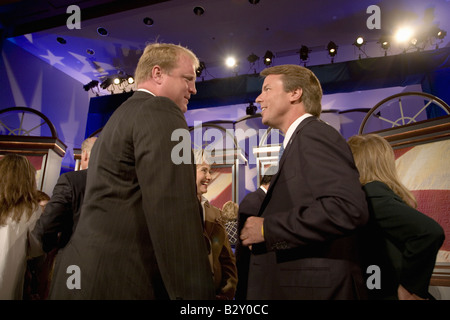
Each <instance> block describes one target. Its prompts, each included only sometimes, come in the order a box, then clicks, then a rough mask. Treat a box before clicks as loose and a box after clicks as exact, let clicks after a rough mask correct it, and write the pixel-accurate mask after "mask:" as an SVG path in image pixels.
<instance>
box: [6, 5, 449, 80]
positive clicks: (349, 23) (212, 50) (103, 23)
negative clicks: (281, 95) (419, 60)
mask: <svg viewBox="0 0 450 320" xmlns="http://www.w3.org/2000/svg"><path fill="white" fill-rule="evenodd" d="M253 2H258V3H256V4H252V3H250V1H249V0H154V1H148V0H147V1H142V0H126V1H123V0H122V1H113V0H84V1H80V0H79V1H76V0H46V1H44V0H22V1H19V0H6V1H2V2H1V4H2V6H1V7H0V27H1V34H2V37H4V38H7V39H8V40H7V41H12V42H13V43H15V44H16V45H18V46H20V47H22V48H23V49H25V50H27V51H28V52H30V53H31V54H33V55H35V56H36V57H38V58H40V59H42V60H43V61H45V62H46V63H49V64H50V65H52V66H54V67H55V68H58V69H60V70H61V71H63V72H65V73H67V74H68V75H69V76H71V77H73V78H74V79H76V80H78V81H80V82H81V83H83V84H84V83H87V82H89V81H91V80H98V81H100V82H101V81H102V80H104V79H105V78H106V76H109V75H114V74H118V73H124V74H133V73H134V68H135V66H136V64H137V60H138V58H139V56H140V54H141V53H142V50H143V48H144V47H145V45H146V44H147V43H150V42H154V41H159V42H171V43H177V44H181V45H183V46H187V47H188V48H190V49H192V50H193V51H194V52H195V53H196V54H197V56H198V57H199V59H200V60H201V61H203V62H204V63H205V66H206V69H205V70H204V72H203V74H202V77H201V79H200V80H209V79H212V78H223V77H229V76H232V75H234V74H247V73H253V72H259V71H260V70H261V69H263V67H265V66H264V65H263V63H262V56H263V55H264V53H265V52H266V51H267V50H270V51H272V52H273V53H274V54H275V59H274V63H275V64H280V63H285V62H289V63H299V62H300V60H299V57H298V51H299V48H300V46H301V45H306V46H308V47H309V48H310V50H311V53H310V60H309V61H308V63H309V64H310V65H314V64H324V63H330V58H329V56H327V54H326V51H325V49H326V46H327V44H328V42H329V41H331V40H332V41H334V42H335V43H336V44H337V45H338V46H339V50H340V51H339V52H338V55H337V56H336V58H335V59H336V61H344V60H345V59H347V60H352V59H357V58H358V54H361V52H359V51H358V50H356V49H355V47H354V46H352V43H353V42H354V40H355V38H356V36H357V35H359V34H362V35H364V36H366V38H367V39H368V40H369V44H368V45H367V46H368V47H367V51H369V46H370V44H371V43H372V49H371V50H372V51H371V52H373V53H372V54H374V55H382V54H383V53H384V52H382V51H381V50H380V48H379V44H377V41H378V40H379V38H380V37H381V36H382V35H383V34H390V33H392V32H393V31H394V30H395V28H396V27H398V26H399V25H400V24H401V23H412V24H413V25H414V26H416V27H418V28H422V27H423V25H425V24H432V25H435V26H438V27H440V28H442V29H444V30H447V31H450V19H449V18H448V17H450V0H428V1H423V0H358V1H356V0H340V1H336V0H320V1H300V0H277V1H274V0H260V1H253ZM70 5H76V6H78V7H79V8H80V14H81V21H80V29H69V27H68V25H67V22H68V21H69V22H73V21H75V20H73V18H74V17H75V16H74V15H73V14H74V12H75V11H69V13H67V12H66V11H67V8H68V7H69V6H70ZM370 5H377V6H378V7H379V8H380V10H381V29H369V28H368V27H367V21H368V19H369V18H370V17H371V14H372V12H371V11H370V12H369V13H367V8H368V7H369V6H370ZM194 7H202V8H203V9H204V13H203V14H202V15H196V14H195V13H194ZM146 17H148V18H151V19H152V20H153V24H152V25H150V26H149V25H146V24H145V23H144V22H143V21H144V18H146ZM69 24H70V23H69ZM72 24H73V23H72ZM99 27H102V28H104V29H106V30H107V32H108V34H107V35H100V34H99V33H98V28H99ZM57 38H62V39H63V40H64V41H63V40H61V39H60V41H61V42H65V43H60V42H58V40H57ZM448 38H449V37H447V38H446V39H444V40H445V42H443V43H441V44H440V45H441V46H445V45H448V40H449V39H448ZM375 46H376V49H375ZM251 53H254V54H256V55H257V56H259V57H260V59H259V60H258V61H257V62H256V63H255V64H253V65H252V64H251V63H250V62H249V61H248V60H247V57H248V56H249V55H250V54H251ZM229 54H233V55H235V56H236V58H237V59H238V60H239V63H240V64H239V67H237V68H235V69H233V70H229V69H226V67H225V66H224V63H223V60H224V59H225V57H226V55H229Z"/></svg>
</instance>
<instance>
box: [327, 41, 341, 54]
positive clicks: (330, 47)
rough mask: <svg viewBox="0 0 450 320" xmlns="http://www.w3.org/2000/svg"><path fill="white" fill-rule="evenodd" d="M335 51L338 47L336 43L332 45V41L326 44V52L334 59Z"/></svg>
mask: <svg viewBox="0 0 450 320" xmlns="http://www.w3.org/2000/svg"><path fill="white" fill-rule="evenodd" d="M337 49H338V46H337V45H336V43H334V42H333V41H330V42H328V45H327V50H328V54H329V55H330V57H334V56H335V55H337Z"/></svg>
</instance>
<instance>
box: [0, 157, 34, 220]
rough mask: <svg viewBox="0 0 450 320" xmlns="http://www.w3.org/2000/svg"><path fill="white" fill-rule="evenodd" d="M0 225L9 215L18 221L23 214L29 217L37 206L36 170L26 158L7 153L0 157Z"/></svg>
mask: <svg viewBox="0 0 450 320" xmlns="http://www.w3.org/2000/svg"><path fill="white" fill-rule="evenodd" d="M0 177H1V182H0V226H3V225H5V224H6V221H7V219H8V218H9V217H11V218H12V220H13V221H17V222H19V221H20V219H21V218H22V216H23V215H25V216H26V219H27V220H28V219H30V217H31V215H32V214H33V212H34V211H35V210H36V209H37V208H38V200H37V199H38V196H37V187H36V170H35V169H34V167H33V165H32V164H31V163H30V162H29V161H28V159H27V158H26V157H24V156H22V155H18V154H7V155H5V156H4V157H3V158H1V159H0Z"/></svg>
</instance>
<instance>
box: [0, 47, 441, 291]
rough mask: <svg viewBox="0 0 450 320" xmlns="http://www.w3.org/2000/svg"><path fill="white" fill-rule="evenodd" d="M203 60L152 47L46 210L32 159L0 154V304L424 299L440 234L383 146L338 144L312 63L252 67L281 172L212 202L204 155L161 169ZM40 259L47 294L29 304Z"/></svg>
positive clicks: (353, 141) (377, 142)
mask: <svg viewBox="0 0 450 320" xmlns="http://www.w3.org/2000/svg"><path fill="white" fill-rule="evenodd" d="M198 66H199V60H198V58H197V57H196V55H195V54H194V53H193V52H192V51H191V50H189V49H187V48H185V47H182V46H180V45H174V44H165V43H153V44H149V45H147V47H146V48H145V50H144V52H143V54H142V56H141V58H140V59H139V62H138V65H137V68H136V72H135V79H136V83H137V88H138V89H137V91H136V92H134V94H133V95H132V96H131V97H130V98H129V99H128V100H127V101H125V102H124V103H123V104H122V105H121V106H120V107H119V108H118V109H117V110H116V111H115V112H114V113H113V114H112V116H111V117H110V119H109V121H108V123H107V124H106V125H105V127H104V128H103V130H102V132H101V134H100V135H99V137H98V138H89V139H87V140H86V141H85V142H83V145H82V159H83V161H84V163H85V164H83V165H82V168H81V169H82V170H79V171H74V172H68V173H65V174H63V175H61V176H60V178H59V180H58V182H57V184H56V186H55V188H54V190H53V193H52V195H51V197H49V198H48V199H47V200H46V201H47V203H46V204H45V207H44V209H42V208H41V207H40V206H39V201H40V200H39V196H38V190H37V187H36V180H35V170H34V168H33V166H32V165H31V164H30V162H29V161H28V160H27V158H26V157H24V156H20V155H15V154H7V155H5V156H3V157H2V158H1V159H0V177H1V182H0V298H1V299H24V298H27V297H28V298H33V297H34V298H35V299H52V300H53V299H55V300H59V299H83V300H91V299H108V300H111V299H124V300H125V299H187V300H193V299H194V300H214V299H218V300H232V299H235V300H280V299H281V300H289V299H308V300H329V299H338V300H355V299H356V300H363V299H394V300H395V299H402V300H403V299H416V300H421V299H433V297H432V296H431V295H430V294H429V292H428V286H429V283H430V278H431V274H432V272H433V268H434V265H435V260H436V255H437V252H438V250H439V248H440V247H441V245H442V243H443V241H444V232H443V229H442V227H441V226H440V225H439V224H438V223H437V222H436V221H434V220H433V219H431V218H430V217H428V216H426V215H425V214H423V213H421V212H419V211H418V210H417V209H416V201H415V199H414V196H413V195H412V193H411V192H410V191H409V190H407V189H406V187H405V186H404V185H403V184H402V183H401V181H400V180H399V178H398V176H397V173H396V170H395V159H394V154H393V150H392V148H391V146H390V145H389V143H388V142H387V141H386V140H385V139H384V138H382V137H380V136H378V135H375V134H367V135H356V136H353V137H351V138H350V139H349V140H348V141H346V140H345V139H344V138H343V137H342V135H341V134H340V133H339V132H338V131H337V130H335V129H334V128H333V127H331V126H330V125H328V124H327V123H325V122H324V121H322V120H321V119H320V114H321V111H322V106H321V100H322V88H321V85H320V82H319V80H318V79H317V77H316V76H315V75H314V74H313V72H311V71H310V70H309V69H307V68H304V67H301V66H298V65H280V66H274V67H268V68H266V69H264V70H263V71H262V72H261V76H262V77H264V83H263V85H262V90H261V94H260V95H259V96H258V97H257V99H256V102H257V103H259V104H260V106H261V117H262V123H263V124H265V125H267V126H269V127H271V128H275V129H279V130H281V131H282V132H283V133H284V135H285V138H284V141H283V143H282V149H281V150H282V152H280V159H279V163H278V167H277V172H276V173H275V174H273V175H267V176H264V177H263V179H262V180H261V181H260V183H259V184H260V187H259V188H258V189H257V190H256V191H254V192H252V193H249V194H248V195H247V196H246V197H245V198H244V199H243V200H242V202H241V203H239V204H238V203H227V206H226V207H225V206H224V207H223V208H221V209H220V208H217V207H215V206H213V205H212V204H211V203H210V202H209V201H208V200H207V198H206V197H205V194H206V193H207V191H208V185H209V183H210V182H211V167H212V165H213V163H211V161H210V160H209V159H207V157H205V155H204V153H203V152H202V151H201V150H192V154H191V158H192V160H193V161H192V162H191V163H181V164H174V162H173V161H172V160H171V156H172V154H171V153H172V150H173V148H174V147H175V145H176V141H172V139H171V135H172V132H174V131H175V130H177V129H186V130H187V129H188V127H187V124H186V120H185V118H184V114H183V113H184V112H186V111H187V105H188V102H189V99H190V97H191V95H193V94H196V92H197V91H196V87H195V80H196V70H197V68H198ZM88 164H89V167H88ZM224 212H226V213H232V217H231V218H229V217H228V215H224ZM36 257H44V262H45V263H43V265H45V266H47V267H46V268H41V269H43V270H45V271H44V272H42V270H39V271H41V273H43V276H39V277H37V280H36V279H35V280H36V281H38V282H41V286H40V287H41V288H44V289H41V290H38V291H37V292H35V295H30V293H29V290H27V288H28V289H29V288H30V284H29V283H28V284H27V283H26V282H27V281H25V279H26V277H25V275H26V273H27V272H26V271H27V263H28V262H29V261H30V260H31V259H33V258H36ZM41 265H42V264H41ZM371 265H376V266H378V267H379V268H380V269H381V272H382V277H381V279H382V282H381V286H380V288H376V289H374V290H369V289H368V288H367V279H366V278H367V274H366V272H365V271H366V268H367V267H368V266H371ZM74 266H76V268H75V269H73V267H74ZM77 270H81V273H78V274H77V272H78V271H77ZM69 278H70V279H69ZM28 282H29V281H28Z"/></svg>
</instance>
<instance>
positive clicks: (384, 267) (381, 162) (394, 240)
mask: <svg viewBox="0 0 450 320" xmlns="http://www.w3.org/2000/svg"><path fill="white" fill-rule="evenodd" d="M348 143H349V145H350V148H351V150H352V153H353V156H354V158H355V164H356V167H357V168H358V171H359V173H360V181H361V184H362V185H363V189H364V191H365V193H366V196H367V203H368V206H369V213H370V218H369V223H368V225H367V229H366V230H365V231H364V232H363V235H364V241H363V246H364V247H363V256H364V263H365V265H366V267H367V266H370V265H375V266H378V267H379V270H380V275H381V277H380V280H381V283H380V284H379V285H378V286H376V285H375V286H373V288H369V289H371V290H369V294H370V297H371V298H372V299H399V300H420V299H430V298H431V299H432V298H433V297H432V296H431V295H430V294H429V293H428V286H429V283H430V278H431V275H432V273H433V268H434V265H435V262H436V255H437V253H438V250H439V248H440V247H441V245H442V243H443V241H444V237H445V236H444V231H443V229H442V227H441V226H440V225H439V224H438V223H437V222H436V221H434V220H433V219H431V218H429V217H428V216H426V215H425V214H423V213H421V212H419V211H418V210H416V206H417V203H416V200H415V198H414V195H413V194H412V193H411V192H410V191H409V190H408V189H407V188H406V187H405V186H404V185H403V184H402V183H401V181H400V180H399V178H398V175H397V171H396V167H395V157H394V151H393V149H392V147H391V145H390V144H389V143H388V142H387V141H386V140H385V139H384V138H383V137H381V136H379V135H376V134H366V135H356V136H353V137H351V138H350V139H349V140H348ZM363 270H365V269H363ZM371 287H372V286H371Z"/></svg>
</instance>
